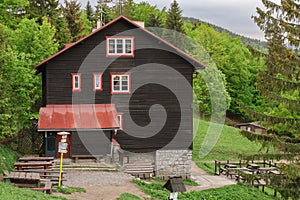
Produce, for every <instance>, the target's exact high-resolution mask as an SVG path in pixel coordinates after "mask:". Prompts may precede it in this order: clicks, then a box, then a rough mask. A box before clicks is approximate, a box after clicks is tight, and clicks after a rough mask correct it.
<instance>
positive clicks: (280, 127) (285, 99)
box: [242, 0, 300, 199]
mask: <svg viewBox="0 0 300 200" xmlns="http://www.w3.org/2000/svg"><path fill="white" fill-rule="evenodd" d="M262 2H263V4H264V6H265V9H261V8H257V16H254V17H253V18H254V21H255V22H256V24H257V25H258V27H259V28H260V29H261V30H262V31H263V32H264V33H265V38H266V40H267V43H268V50H269V51H268V54H267V55H266V58H265V65H266V68H265V69H264V70H261V71H260V72H259V74H258V81H257V88H258V90H259V91H260V93H261V95H262V96H263V97H264V98H265V101H266V102H267V104H268V105H269V106H268V107H266V108H265V109H264V110H263V111H261V110H260V112H255V111H253V110H250V109H247V108H245V110H246V112H247V113H248V114H250V115H251V116H252V117H253V118H254V119H258V120H261V121H262V123H263V125H264V126H266V127H267V128H268V129H269V131H272V133H275V135H274V134H272V135H257V134H251V133H249V132H246V131H243V132H242V133H243V134H244V135H245V136H246V137H248V138H249V139H251V140H253V141H260V142H261V143H262V144H263V145H265V146H273V147H275V148H276V149H277V150H278V152H279V155H277V157H278V158H279V159H281V160H285V161H284V162H283V163H282V164H280V166H279V167H280V170H281V171H282V172H283V173H284V174H286V177H285V178H280V177H275V178H272V177H271V179H270V180H271V186H272V187H273V188H274V189H276V190H277V191H279V192H280V194H281V196H282V197H283V198H284V199H289V198H292V199H299V197H300V191H299V187H300V163H299V160H298V159H297V157H298V158H299V152H300V140H299V139H300V132H299V130H300V108H299V104H300V94H299V93H300V58H299V54H298V50H299V47H300V46H299V45H300V1H299V0H281V1H280V3H274V2H273V1H270V0H262ZM278 135H279V136H281V135H285V137H284V138H282V137H279V136H278ZM286 136H289V137H291V138H288V139H286ZM268 156H270V155H267V154H265V155H263V156H262V157H263V158H264V159H267V158H268ZM297 160H298V161H297ZM286 161H289V162H286ZM281 177H283V176H281Z"/></svg>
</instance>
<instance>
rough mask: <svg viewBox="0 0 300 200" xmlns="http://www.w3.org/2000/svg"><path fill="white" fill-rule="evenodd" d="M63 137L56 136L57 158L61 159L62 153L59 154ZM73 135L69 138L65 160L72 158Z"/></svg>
mask: <svg viewBox="0 0 300 200" xmlns="http://www.w3.org/2000/svg"><path fill="white" fill-rule="evenodd" d="M61 137H62V136H61V135H58V134H56V158H60V153H59V152H58V144H59V142H60V141H61V139H62V138H61ZM71 141H72V133H71V134H69V135H68V137H67V144H68V148H67V150H68V152H67V153H64V158H71V157H72V142H71Z"/></svg>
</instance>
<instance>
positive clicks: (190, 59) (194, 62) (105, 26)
mask: <svg viewBox="0 0 300 200" xmlns="http://www.w3.org/2000/svg"><path fill="white" fill-rule="evenodd" d="M120 19H124V20H126V21H128V22H129V23H131V24H133V25H135V26H136V27H137V28H140V29H141V30H143V31H144V32H146V33H148V34H149V35H152V36H153V37H155V38H157V39H158V40H160V41H161V42H163V43H164V44H166V45H167V46H170V47H171V48H173V49H174V50H175V51H176V52H177V53H178V54H179V55H181V56H182V57H183V58H185V59H186V60H187V61H189V62H190V63H191V64H192V65H197V66H198V67H199V68H205V67H206V66H205V64H203V63H201V62H200V61H199V60H197V59H195V58H193V57H192V56H190V55H189V54H187V53H185V52H184V51H182V50H181V49H179V48H177V47H176V46H174V45H172V44H170V43H169V42H167V41H165V40H164V39H162V38H160V37H159V36H157V35H155V34H154V33H152V32H150V31H148V30H147V29H145V28H143V27H141V26H139V25H138V24H137V23H135V22H134V21H131V20H130V19H128V18H126V17H124V16H122V15H120V16H119V17H117V18H115V19H114V20H112V21H110V22H109V23H107V24H105V25H104V26H102V27H101V28H99V29H97V30H96V31H94V32H91V33H90V34H88V35H87V36H85V37H83V38H81V39H79V40H77V41H76V42H73V43H70V44H67V45H66V46H65V48H64V49H62V50H60V51H59V52H57V53H56V54H54V55H52V56H51V57H49V58H47V59H46V60H43V61H42V62H40V63H38V64H37V65H36V66H35V68H36V69H37V70H38V68H39V67H41V66H43V65H44V64H46V63H47V62H49V61H50V60H52V59H53V58H55V57H56V56H58V55H60V54H62V53H63V52H65V51H67V50H68V49H70V48H72V47H73V46H75V45H77V44H79V43H80V42H82V41H83V40H85V39H87V38H89V37H90V36H92V35H94V34H96V33H97V32H99V31H101V30H103V29H105V28H107V27H108V26H110V25H111V24H113V23H115V22H116V21H118V20H120ZM194 67H195V66H194ZM37 72H39V71H37Z"/></svg>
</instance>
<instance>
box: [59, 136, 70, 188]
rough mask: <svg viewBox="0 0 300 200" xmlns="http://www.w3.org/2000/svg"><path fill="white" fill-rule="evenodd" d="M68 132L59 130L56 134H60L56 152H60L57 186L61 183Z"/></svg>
mask: <svg viewBox="0 0 300 200" xmlns="http://www.w3.org/2000/svg"><path fill="white" fill-rule="evenodd" d="M69 134H70V133H68V132H59V133H57V135H61V140H60V142H59V143H58V152H59V153H60V163H59V164H60V165H59V178H58V187H60V185H61V177H62V163H63V157H64V153H67V152H68V150H67V149H68V143H67V137H68V135H69Z"/></svg>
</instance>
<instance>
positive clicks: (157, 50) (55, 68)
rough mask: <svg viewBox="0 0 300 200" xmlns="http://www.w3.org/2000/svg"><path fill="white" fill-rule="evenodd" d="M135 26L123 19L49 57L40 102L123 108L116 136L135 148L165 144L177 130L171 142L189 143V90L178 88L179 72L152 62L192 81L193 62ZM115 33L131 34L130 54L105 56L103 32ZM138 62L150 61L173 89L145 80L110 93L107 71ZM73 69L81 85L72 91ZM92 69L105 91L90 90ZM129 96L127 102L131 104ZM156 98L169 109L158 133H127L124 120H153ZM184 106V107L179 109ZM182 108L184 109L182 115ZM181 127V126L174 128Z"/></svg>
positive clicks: (142, 122)
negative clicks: (133, 88) (132, 52)
mask: <svg viewBox="0 0 300 200" xmlns="http://www.w3.org/2000/svg"><path fill="white" fill-rule="evenodd" d="M133 28H135V27H134V26H133V25H132V24H130V23H128V22H127V21H125V20H122V19H121V20H120V21H117V22H116V23H114V24H112V25H111V26H109V27H108V28H106V29H104V30H102V31H101V32H98V33H96V34H94V35H93V36H91V37H89V38H87V39H86V40H84V41H83V42H81V43H80V44H77V45H76V46H74V47H72V48H71V49H69V50H67V51H65V52H64V53H62V54H60V55H59V56H57V57H55V58H54V59H52V60H51V61H50V62H49V63H47V64H46V65H45V66H44V70H43V98H44V100H43V102H44V105H47V104H72V103H73V104H74V103H75V104H104V103H114V104H116V107H117V111H118V112H122V113H125V114H124V116H123V119H124V130H125V131H119V132H118V135H117V138H116V139H117V141H118V142H119V143H120V145H121V147H122V148H123V149H126V150H132V151H139V152H145V151H152V150H153V149H160V148H162V147H164V146H166V145H167V144H168V143H169V142H170V141H171V140H172V139H173V138H174V137H175V136H179V137H178V141H177V142H175V143H174V145H172V146H170V147H169V148H171V149H183V148H186V147H190V148H191V144H192V128H193V126H192V121H193V120H192V91H191V90H182V89H181V87H180V86H181V82H180V78H176V77H174V76H172V73H168V72H166V73H164V74H163V75H162V74H161V72H160V71H155V66H156V64H155V63H158V64H162V65H166V66H168V67H171V68H172V69H175V71H176V72H179V73H180V74H182V76H183V77H185V79H186V81H188V83H190V84H192V73H193V67H192V65H191V64H190V63H188V62H187V61H186V60H184V59H183V58H181V57H180V56H179V55H176V53H174V52H173V51H174V50H172V49H170V48H169V47H167V46H166V45H165V44H163V43H162V42H160V41H159V40H158V39H156V38H154V37H152V36H150V35H148V34H146V33H144V32H142V31H141V30H135V31H132V30H131V29H133ZM128 30H129V31H128ZM124 31H125V32H124ZM126 31H127V32H126ZM122 32H123V33H122ZM116 34H119V35H122V36H126V35H127V36H134V37H135V39H134V42H135V49H136V50H135V56H134V58H132V57H119V58H117V59H116V58H107V57H106V44H105V37H106V36H112V35H116ZM151 63H152V64H151ZM142 64H148V65H149V67H148V68H147V71H148V70H149V72H151V73H152V74H157V79H158V80H163V79H164V81H167V82H171V83H172V85H174V88H175V89H173V90H172V91H171V90H169V89H168V88H167V87H164V86H161V85H159V84H155V82H157V81H156V80H154V81H153V82H154V83H153V84H147V85H143V86H142V87H140V88H138V89H137V90H136V91H135V92H134V93H131V94H118V95H113V96H112V95H111V92H110V73H111V72H127V71H129V70H132V69H134V68H135V67H137V66H140V65H142ZM151 65H152V66H153V67H151ZM77 72H78V73H81V80H82V91H81V92H72V76H71V74H72V73H77ZM95 72H101V73H103V76H102V77H103V91H97V92H95V91H93V88H92V87H93V73H95ZM145 74H147V72H145ZM131 78H132V82H134V83H141V84H142V83H143V81H145V80H147V79H148V80H149V79H150V78H149V77H147V76H140V75H139V76H135V74H134V73H132V74H131ZM151 78H152V77H151ZM149 81H151V80H149ZM174 93H175V94H174ZM177 93H179V94H183V95H184V96H185V98H184V99H183V103H182V102H181V103H179V100H177V97H176V94H177ZM128 99H129V101H128ZM128 102H130V103H129V105H128ZM154 104H160V105H162V106H163V107H164V108H165V110H166V113H167V121H166V123H165V125H164V126H163V127H162V129H161V130H160V131H159V133H158V134H156V135H155V136H152V137H148V135H149V133H147V131H145V132H143V133H140V134H141V135H143V137H142V138H141V137H139V138H137V137H135V136H134V135H132V134H130V133H126V124H127V123H126V121H127V122H128V120H133V121H134V122H135V123H136V124H138V125H140V126H146V125H148V124H149V122H150V121H151V119H150V118H149V108H150V107H151V106H152V105H154ZM183 110H184V112H182V111H183ZM160 112H161V110H160V109H159V110H154V111H153V112H152V114H153V115H154V116H156V115H157V117H160ZM126 113H128V114H126ZM183 113H185V114H184V116H183ZM180 125H181V126H180ZM179 127H181V129H180V130H179V131H178V129H179Z"/></svg>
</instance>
